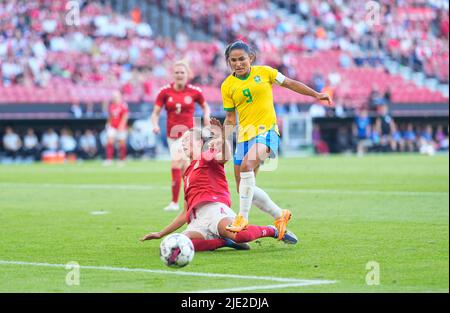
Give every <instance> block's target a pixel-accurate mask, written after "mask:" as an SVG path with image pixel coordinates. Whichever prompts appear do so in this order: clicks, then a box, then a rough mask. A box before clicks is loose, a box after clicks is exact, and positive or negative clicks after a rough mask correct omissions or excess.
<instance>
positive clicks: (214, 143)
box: [209, 117, 233, 164]
mask: <svg viewBox="0 0 450 313" xmlns="http://www.w3.org/2000/svg"><path fill="white" fill-rule="evenodd" d="M211 130H212V132H213V134H214V137H215V139H213V140H211V141H210V143H209V148H210V149H215V150H218V151H219V153H218V154H217V155H216V157H215V159H216V160H217V162H219V163H222V164H225V163H226V162H227V161H228V160H230V159H231V158H232V156H233V155H232V153H231V147H230V144H229V142H228V140H226V138H225V131H224V127H223V126H222V123H221V122H220V121H219V120H218V119H216V118H215V117H212V118H211Z"/></svg>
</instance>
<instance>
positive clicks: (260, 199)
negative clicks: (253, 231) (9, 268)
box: [221, 41, 331, 240]
mask: <svg viewBox="0 0 450 313" xmlns="http://www.w3.org/2000/svg"><path fill="white" fill-rule="evenodd" d="M225 58H226V62H227V64H228V65H229V66H230V68H231V71H232V74H231V75H230V76H228V77H227V78H226V79H225V81H224V82H223V83H222V86H221V92H222V100H223V107H224V109H225V111H226V118H225V122H224V127H225V128H227V126H228V127H230V126H229V125H232V126H233V127H234V126H236V112H237V116H238V119H239V120H238V122H239V133H238V140H237V147H236V151H235V154H234V174H235V179H236V185H237V189H238V192H239V214H238V215H237V217H236V218H235V219H234V221H233V223H232V224H230V225H228V226H227V229H228V230H230V231H233V232H240V231H241V230H243V229H245V228H246V227H247V225H248V214H249V211H250V208H251V206H252V203H253V204H254V205H255V206H256V207H258V208H259V209H261V210H262V211H264V212H266V213H268V214H270V215H272V216H273V217H274V218H275V223H274V224H275V226H276V228H277V229H278V240H281V239H282V238H283V236H284V234H285V232H286V226H287V223H288V221H289V220H290V218H291V215H292V214H291V212H290V211H289V210H282V209H281V208H280V207H278V206H277V205H276V204H275V203H274V202H273V201H272V200H271V199H270V197H269V196H268V195H267V193H266V192H265V191H264V190H262V189H261V188H258V187H257V186H256V185H255V174H256V173H257V171H258V168H259V166H260V165H261V164H262V162H264V160H265V159H267V158H268V157H275V156H276V155H277V153H278V145H279V130H278V125H277V118H276V115H275V108H274V103H273V94H272V85H273V84H274V83H276V84H278V85H280V86H281V87H285V88H288V89H291V90H292V91H294V92H297V93H299V94H302V95H306V96H311V97H313V98H315V99H317V100H319V101H323V102H324V103H327V104H328V105H331V98H330V97H329V96H328V95H327V94H325V93H318V92H316V91H315V90H313V89H311V88H309V87H308V86H306V85H305V84H303V83H301V82H299V81H296V80H293V79H290V78H288V77H286V76H284V75H283V74H282V73H280V72H278V71H277V70H276V69H273V68H271V67H269V66H255V65H252V64H253V62H254V61H255V59H256V54H255V52H254V51H253V49H251V48H250V47H249V46H248V45H247V44H246V43H244V42H243V41H236V42H234V43H232V44H230V45H229V46H228V47H227V49H226V50H225Z"/></svg>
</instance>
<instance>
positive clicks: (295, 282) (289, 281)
mask: <svg viewBox="0 0 450 313" xmlns="http://www.w3.org/2000/svg"><path fill="white" fill-rule="evenodd" d="M0 265H24V266H41V267H56V268H65V267H66V265H64V264H52V263H37V262H23V261H6V260H0ZM80 269H91V270H103V271H118V272H139V273H152V274H168V275H178V276H195V277H209V278H211V277H218V278H236V279H244V280H263V281H274V282H284V283H286V284H278V285H263V286H261V285H259V286H249V287H239V288H231V289H218V290H208V291H196V292H233V291H246V290H247V291H248V290H257V289H275V288H285V287H290V286H309V285H320V284H334V283H336V281H332V280H320V279H316V280H311V279H298V278H284V277H271V276H247V275H236V274H216V273H199V272H184V271H179V270H173V271H165V270H151V269H145V268H127V267H112V266H90V265H82V266H80Z"/></svg>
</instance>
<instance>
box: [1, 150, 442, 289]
mask: <svg viewBox="0 0 450 313" xmlns="http://www.w3.org/2000/svg"><path fill="white" fill-rule="evenodd" d="M448 162H449V159H448V155H438V156H435V157H425V156H419V155H379V156H367V157H364V158H357V157H353V156H332V157H323V158H322V157H311V158H292V159H284V158H282V159H280V160H279V166H278V169H277V170H276V171H274V172H261V173H259V174H258V176H257V184H258V186H260V187H262V188H264V189H265V190H266V191H267V192H268V193H269V194H270V195H271V197H272V198H273V200H274V201H276V202H277V203H278V204H279V205H280V206H281V207H283V208H288V209H290V210H292V212H293V219H292V220H291V222H290V224H289V228H290V229H291V230H292V231H293V232H295V233H296V234H297V236H298V237H299V244H298V245H296V246H288V245H285V244H282V243H280V242H277V241H276V240H273V239H271V238H264V239H261V240H259V242H256V243H252V244H251V248H252V249H251V250H250V251H234V250H231V249H228V248H225V249H219V250H217V251H214V252H201V253H196V255H195V257H194V260H193V262H192V263H191V264H189V265H188V266H187V267H185V268H183V269H179V270H176V269H170V268H167V267H165V266H164V265H163V264H162V262H161V261H160V260H159V241H151V242H146V243H141V242H139V241H138V239H139V238H140V237H141V236H142V235H144V234H145V233H147V232H149V231H158V230H160V229H161V228H162V227H163V226H165V225H166V224H167V223H168V222H170V221H171V220H172V219H173V218H174V217H175V215H176V213H174V212H163V211H162V208H163V207H164V206H165V205H167V203H168V201H169V199H170V189H169V184H170V165H169V163H168V162H162V161H142V162H137V161H136V162H129V163H127V164H126V166H124V167H118V166H112V167H102V166H101V163H99V162H92V163H82V164H67V165H44V164H35V165H11V166H5V165H3V166H0V292H194V291H205V290H209V291H212V290H225V291H226V290H236V291H249V292H252V291H254V292H448V290H449V224H448V223H449V202H448V201H449V200H448V192H449V167H448V164H449V163H448ZM227 174H228V178H229V183H230V191H231V193H232V197H233V209H235V210H236V209H237V208H238V197H237V193H236V191H235V184H234V179H233V172H232V167H231V165H227ZM181 196H182V195H181ZM95 211H106V212H107V214H99V215H93V214H91V213H92V212H95ZM250 219H251V223H254V224H262V225H266V224H270V223H272V220H271V218H270V217H269V216H268V215H265V214H264V213H262V212H260V211H259V210H258V209H257V208H252V211H251V213H250ZM5 261H8V262H5ZM70 261H75V262H78V264H79V265H80V266H81V269H80V277H79V278H80V280H79V285H73V286H70V285H67V284H66V275H67V274H68V273H69V272H70V270H68V269H66V268H64V267H63V266H62V265H64V264H67V263H68V262H70ZM370 261H375V262H377V263H378V264H379V278H380V280H379V284H378V285H371V284H367V283H366V276H367V275H368V273H369V271H370V269H366V264H367V263H368V262H370ZM18 262H26V263H23V264H19V263H18ZM36 263H48V264H47V265H45V266H44V265H42V264H40V265H39V264H36ZM49 264H60V266H58V265H49ZM61 264H62V265H61ZM84 266H88V267H87V268H86V267H84ZM89 266H93V267H91V268H89ZM105 267H110V268H105ZM131 269H146V270H149V271H143V270H134V271H133V270H131ZM179 272H193V273H209V274H212V273H214V274H225V277H220V276H214V275H206V276H194V274H193V275H187V276H183V275H178V274H179ZM173 273H176V274H173ZM231 274H236V275H244V276H258V277H259V276H270V277H272V278H274V279H268V280H259V278H258V277H256V278H254V279H252V278H249V277H244V278H239V277H238V278H233V279H230V278H229V277H228V276H226V275H231ZM369 276H370V275H369ZM278 278H288V279H298V280H303V279H307V280H331V281H334V283H333V284H320V285H310V284H304V285H301V284H298V285H295V284H293V285H294V286H292V285H290V286H285V287H283V286H281V287H280V286H279V285H280V284H281V285H283V284H290V283H289V281H288V282H280V281H283V280H280V281H277V279H278ZM270 285H274V287H270ZM276 285H278V286H276ZM258 286H259V287H261V286H264V289H257V287H258Z"/></svg>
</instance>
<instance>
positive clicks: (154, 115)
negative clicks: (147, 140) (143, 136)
mask: <svg viewBox="0 0 450 313" xmlns="http://www.w3.org/2000/svg"><path fill="white" fill-rule="evenodd" d="M160 115H161V107H160V106H159V105H155V106H154V107H153V112H152V115H151V117H150V121H151V122H152V125H153V132H154V133H155V134H159V133H160V132H161V129H160V128H159V116H160Z"/></svg>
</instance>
